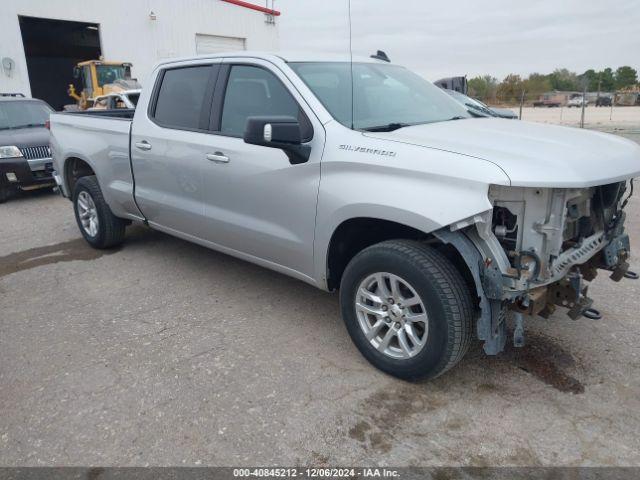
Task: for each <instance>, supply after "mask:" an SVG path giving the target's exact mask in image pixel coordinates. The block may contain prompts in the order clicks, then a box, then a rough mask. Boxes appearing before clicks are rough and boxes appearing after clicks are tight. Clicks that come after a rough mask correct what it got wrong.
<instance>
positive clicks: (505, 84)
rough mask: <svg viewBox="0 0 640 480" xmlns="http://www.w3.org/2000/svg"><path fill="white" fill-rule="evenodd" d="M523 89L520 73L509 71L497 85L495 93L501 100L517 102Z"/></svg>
mask: <svg viewBox="0 0 640 480" xmlns="http://www.w3.org/2000/svg"><path fill="white" fill-rule="evenodd" d="M523 90H524V82H523V81H522V78H520V75H516V74H514V73H511V74H509V75H507V76H506V77H505V79H504V80H503V81H502V82H500V85H498V92H497V95H498V98H499V99H500V100H502V101H503V102H517V101H519V100H520V97H521V95H522V91H523Z"/></svg>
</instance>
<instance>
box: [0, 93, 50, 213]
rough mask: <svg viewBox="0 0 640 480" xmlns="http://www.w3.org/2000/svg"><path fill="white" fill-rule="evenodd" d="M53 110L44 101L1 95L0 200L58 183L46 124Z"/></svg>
mask: <svg viewBox="0 0 640 480" xmlns="http://www.w3.org/2000/svg"><path fill="white" fill-rule="evenodd" d="M51 112H53V109H52V108H51V107H50V106H49V105H47V104H46V103H45V102H43V101H42V100H36V99H33V98H24V97H23V96H21V95H11V96H9V95H7V96H5V95H2V96H0V202H4V201H6V200H7V199H8V198H9V197H10V196H11V194H12V193H13V192H15V191H16V190H18V189H21V190H34V189H37V188H46V187H54V186H55V181H54V180H53V177H52V172H53V166H52V165H53V163H52V160H51V151H50V148H49V130H47V129H46V127H45V123H46V122H47V121H48V120H49V114H50V113H51Z"/></svg>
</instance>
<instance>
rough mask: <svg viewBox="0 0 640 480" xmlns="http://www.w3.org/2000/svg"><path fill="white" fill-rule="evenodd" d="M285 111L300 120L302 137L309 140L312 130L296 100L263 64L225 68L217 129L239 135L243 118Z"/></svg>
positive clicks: (245, 119) (287, 114)
mask: <svg viewBox="0 0 640 480" xmlns="http://www.w3.org/2000/svg"><path fill="white" fill-rule="evenodd" d="M274 115H286V116H290V117H294V118H298V119H299V120H300V124H301V125H302V127H303V137H305V139H306V140H310V138H311V136H312V135H313V130H312V127H311V124H310V122H309V120H308V119H307V118H306V116H305V115H304V113H303V112H302V110H300V107H299V106H298V103H297V102H296V101H295V99H294V98H293V97H292V96H291V94H290V93H289V91H288V90H287V89H286V87H285V86H284V85H283V84H282V82H281V81H280V80H279V79H278V78H277V77H276V76H275V75H274V74H273V73H271V72H269V71H268V70H265V69H264V68H259V67H251V66H247V65H234V66H232V67H231V71H230V72H229V79H228V81H227V89H226V91H225V97H224V104H223V106H222V120H221V123H220V131H221V132H222V133H225V134H227V135H233V136H237V137H241V136H242V135H243V134H244V129H245V126H246V124H247V118H248V117H253V116H274Z"/></svg>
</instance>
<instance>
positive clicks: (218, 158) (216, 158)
mask: <svg viewBox="0 0 640 480" xmlns="http://www.w3.org/2000/svg"><path fill="white" fill-rule="evenodd" d="M207 160H211V161H212V162H217V163H229V157H227V156H226V155H224V154H223V153H222V152H216V153H207Z"/></svg>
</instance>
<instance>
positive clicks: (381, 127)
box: [363, 122, 413, 132]
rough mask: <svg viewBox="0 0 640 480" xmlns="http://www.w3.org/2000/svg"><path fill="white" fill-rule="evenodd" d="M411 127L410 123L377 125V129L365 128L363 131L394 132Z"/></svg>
mask: <svg viewBox="0 0 640 480" xmlns="http://www.w3.org/2000/svg"><path fill="white" fill-rule="evenodd" d="M411 125H413V124H412V123H399V122H394V123H388V124H386V125H378V126H377V127H367V128H363V130H365V131H367V132H393V131H394V130H398V129H399V128H404V127H409V126H411Z"/></svg>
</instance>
